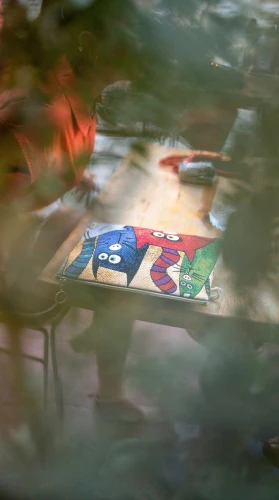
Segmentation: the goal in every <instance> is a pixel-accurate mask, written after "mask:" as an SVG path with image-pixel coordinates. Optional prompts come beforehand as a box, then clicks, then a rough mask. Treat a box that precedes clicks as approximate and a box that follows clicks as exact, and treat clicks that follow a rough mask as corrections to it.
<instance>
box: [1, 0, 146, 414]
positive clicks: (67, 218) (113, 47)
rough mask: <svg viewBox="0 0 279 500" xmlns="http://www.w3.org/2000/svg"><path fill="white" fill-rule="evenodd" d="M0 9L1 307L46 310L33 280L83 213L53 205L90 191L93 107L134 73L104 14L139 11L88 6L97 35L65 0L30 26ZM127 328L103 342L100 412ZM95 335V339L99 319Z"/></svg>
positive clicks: (14, 11) (47, 3)
mask: <svg viewBox="0 0 279 500" xmlns="http://www.w3.org/2000/svg"><path fill="white" fill-rule="evenodd" d="M97 4H98V5H97ZM116 4H117V5H116ZM0 5H1V24H2V30H1V46H0V55H1V57H0V63H1V71H2V75H3V79H2V85H1V89H0V144H1V169H0V204H1V214H0V229H1V255H0V257H1V260H0V265H1V301H2V308H3V307H4V308H5V307H6V308H9V309H10V310H12V311H16V312H17V313H22V312H24V313H26V312H27V313H33V312H36V313H37V312H42V311H44V310H46V309H47V308H49V306H50V305H51V304H52V303H53V297H49V298H48V297H45V295H44V296H41V295H40V294H39V295H38V293H37V290H36V289H35V282H36V278H37V277H38V275H39V273H40V271H41V270H42V269H43V268H44V267H45V265H46V264H47V263H48V262H49V260H50V258H51V257H52V255H53V254H54V253H55V251H56V250H57V249H58V248H59V246H60V245H61V244H62V242H63V241H64V240H65V238H66V237H67V235H68V234H69V233H70V232H71V230H72V229H73V228H74V227H75V226H76V224H77V220H78V219H79V218H80V217H81V214H80V213H74V214H73V213H71V214H69V213H68V211H67V210H66V209H65V208H63V207H61V203H60V201H59V199H60V197H61V196H62V195H63V194H64V193H65V192H66V191H68V190H69V189H70V188H71V187H72V186H78V188H79V190H80V191H81V193H83V192H86V191H87V190H88V189H89V190H90V189H91V190H94V189H95V188H96V186H95V182H94V179H92V178H90V177H88V176H86V175H84V171H85V167H86V165H87V163H88V161H89V158H90V156H91V154H92V152H93V148H94V140H95V132H96V123H95V115H94V106H93V103H94V101H95V100H96V98H97V97H98V96H99V94H100V92H101V90H102V89H103V88H105V87H106V86H107V85H109V84H111V83H113V82H115V81H118V80H123V79H124V80H125V79H127V76H128V79H131V78H133V76H134V74H135V73H134V70H135V68H136V64H135V58H134V57H133V56H134V54H135V52H136V50H137V47H136V44H135V43H134V41H133V40H130V38H129V35H127V38H126V39H125V35H124V36H123V37H122V39H121V34H120V31H119V32H117V33H116V31H117V30H115V31H114V30H113V27H112V26H110V25H109V23H108V24H107V25H106V15H107V16H108V17H109V12H108V9H109V8H110V9H111V10H112V12H111V14H115V18H114V17H110V20H111V19H112V20H113V21H114V20H115V26H118V24H117V19H119V17H120V18H121V22H122V23H123V24H125V22H126V23H127V24H129V14H130V13H131V14H132V15H133V14H134V13H135V12H136V11H135V10H133V7H131V9H130V11H129V6H130V5H132V2H130V1H129V0H127V1H124V2H120V3H119V2H109V1H99V2H94V4H93V7H92V8H93V9H94V8H96V12H97V14H98V15H99V19H98V15H97V16H96V17H97V20H96V25H95V27H96V31H95V32H94V26H93V29H92V30H91V31H90V30H87V29H86V28H87V27H89V28H90V26H88V22H89V21H90V16H86V13H84V12H81V13H80V12H79V10H78V9H77V10H76V11H75V10H74V8H73V7H72V9H73V12H71V9H69V10H68V7H69V5H68V4H67V3H65V2H64V6H65V9H63V8H61V5H63V4H61V2H59V1H55V0H54V1H52V0H44V2H43V4H42V10H41V14H40V16H39V17H38V18H37V19H36V20H34V21H32V22H28V21H27V19H26V13H25V10H24V8H23V7H21V6H20V5H19V4H18V2H16V1H13V0H10V2H9V4H8V6H7V10H6V11H5V12H4V16H3V11H2V2H1V4H0ZM103 6H104V9H105V11H102V8H103ZM117 6H118V7H117ZM121 6H122V7H121ZM98 8H99V11H98ZM115 8H116V11H114V9H115ZM125 8H127V16H126V17H127V18H125V14H126V11H125ZM88 17H89V21H88ZM93 19H95V18H94V17H93ZM102 20H103V22H102ZM86 23H87V24H86ZM101 23H102V24H101ZM93 24H94V23H93ZM83 28H85V29H83ZM123 31H124V30H123ZM129 41H130V42H131V44H130V45H131V49H130V47H129ZM112 61H113V64H112ZM37 65H38V66H37ZM127 73H128V75H127ZM126 323H127V322H126V320H125V319H123V321H122V323H121V324H119V325H120V326H119V332H118V333H119V336H118V342H117V343H118V346H119V348H118V350H117V349H115V350H114V352H112V351H111V350H110V345H111V343H110V342H106V339H102V338H101V337H102V336H100V344H99V349H98V348H97V353H96V354H97V361H98V364H99V376H100V392H99V396H100V397H99V399H100V406H101V403H102V401H105V403H107V401H108V397H107V396H108V391H107V389H106V387H107V386H108V383H107V378H106V371H107V369H108V365H109V368H110V369H112V370H114V371H115V372H119V373H120V372H121V374H122V371H121V369H122V366H123V356H124V357H125V356H126V351H127V334H126V330H127V328H126V326H127V325H126ZM109 327H110V325H109V324H108V325H107V334H108V335H109V334H110V328H109ZM96 330H97V334H98V315H97V314H96V315H95V320H94V331H95V332H96ZM99 333H100V334H101V333H102V332H99ZM119 365H121V369H120V370H119ZM111 367H112V368H111ZM109 384H110V376H109ZM117 384H118V386H117ZM120 392H122V383H121V382H120V378H118V380H117V377H116V378H115V383H114V385H113V387H112V388H111V394H113V398H112V397H111V399H113V401H112V403H113V406H114V407H115V406H116V407H117V409H118V410H119V408H120V411H122V407H124V411H126V408H127V407H128V412H129V415H130V413H132V414H133V415H134V414H135V415H136V417H134V416H133V417H132V420H134V419H136V420H138V419H141V412H140V411H139V410H138V409H137V408H136V407H134V406H133V405H131V404H130V403H129V402H126V400H122V398H120ZM105 406H106V408H107V405H105ZM129 418H130V417H129ZM129 418H128V419H129Z"/></svg>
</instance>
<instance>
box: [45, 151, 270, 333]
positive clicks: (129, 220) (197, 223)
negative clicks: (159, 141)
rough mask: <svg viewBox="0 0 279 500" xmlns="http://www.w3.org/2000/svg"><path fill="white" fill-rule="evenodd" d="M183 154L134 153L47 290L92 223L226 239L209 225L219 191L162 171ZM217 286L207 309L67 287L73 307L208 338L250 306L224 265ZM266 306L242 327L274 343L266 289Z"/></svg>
mask: <svg viewBox="0 0 279 500" xmlns="http://www.w3.org/2000/svg"><path fill="white" fill-rule="evenodd" d="M178 153H182V154H185V150H180V151H179V150H173V149H166V148H162V147H160V146H155V145H153V146H150V147H149V148H148V156H147V157H146V158H144V157H142V156H140V155H139V154H138V153H136V152H132V153H131V154H130V155H129V156H128V157H127V158H126V159H125V161H124V162H123V163H122V165H121V166H120V167H119V168H118V170H117V171H116V173H115V174H114V175H113V176H112V177H111V179H110V181H109V182H108V184H107V185H106V187H105V188H104V190H103V191H102V193H101V194H100V196H99V199H98V200H97V202H96V203H95V205H94V207H93V211H92V213H88V214H86V215H85V216H84V218H83V219H82V220H81V222H80V223H79V225H78V226H77V228H76V229H75V230H74V231H73V232H72V233H71V235H70V236H69V237H68V239H67V240H66V241H65V242H64V244H63V245H62V246H61V247H60V249H59V250H58V252H57V253H56V255H55V257H54V258H53V259H52V260H51V262H50V263H49V264H48V266H47V267H46V268H45V270H44V271H43V273H42V275H41V277H40V282H41V283H43V284H44V286H46V285H47V286H50V287H54V288H55V289H56V288H57V286H58V282H57V280H56V278H55V274H56V272H57V270H58V269H59V267H60V265H61V264H62V263H63V261H64V259H65V258H66V257H67V255H68V254H69V253H70V252H71V250H72V249H73V247H74V246H75V245H76V243H78V241H79V240H80V238H81V237H82V235H83V233H84V229H85V227H86V225H87V223H88V222H91V221H93V220H94V221H96V222H108V223H117V224H127V225H136V226H142V227H147V228H148V227H149V228H155V229H159V230H163V231H173V232H179V233H184V234H193V235H199V236H208V237H216V236H220V232H218V231H217V230H216V229H215V228H214V227H213V226H212V225H211V224H210V223H209V222H208V220H207V219H206V215H207V214H208V212H209V210H210V207H211V203H212V199H213V196H214V189H213V188H212V187H205V186H199V185H190V184H181V183H180V182H179V178H178V175H177V174H175V173H173V172H172V169H171V168H166V167H159V159H160V158H162V157H164V156H167V155H169V154H178ZM221 182H230V181H221ZM213 286H220V287H221V288H222V290H223V298H222V300H221V303H220V304H219V306H217V305H216V303H209V305H207V306H202V305H199V304H198V305H193V304H190V303H187V302H186V301H185V300H173V299H172V298H171V299H170V298H169V297H167V296H162V295H159V294H158V296H149V295H146V294H142V293H137V292H136V291H135V292H131V291H127V290H126V289H118V290H117V291H115V290H114V289H108V288H104V287H101V286H88V285H84V284H83V283H82V282H79V283H77V282H75V283H74V285H72V284H67V294H68V297H69V305H70V306H75V307H81V308H85V309H91V310H96V309H98V308H99V307H101V308H104V307H105V308H106V309H107V310H108V311H111V313H112V314H113V312H117V314H123V315H125V316H129V317H130V318H133V319H138V320H143V321H148V322H153V323H158V324H164V325H170V326H176V327H180V328H181V327H183V328H186V329H190V330H191V329H193V330H195V331H197V332H200V333H201V332H204V333H205V332H206V331H207V330H208V329H209V328H215V326H216V325H217V326H218V328H226V327H227V326H226V325H227V322H228V321H229V322H233V323H235V324H236V323H239V318H236V317H235V311H236V310H237V304H238V303H239V301H240V300H241V301H243V300H245V297H240V296H239V294H237V293H236V292H235V290H234V289H233V287H232V279H231V276H230V275H229V273H228V271H226V270H225V268H224V266H223V264H222V261H221V260H220V262H219V264H218V266H217V269H216V272H215V278H214V282H213ZM77 287H79V288H78V293H77ZM54 292H55V290H54ZM267 301H268V302H267ZM260 302H261V306H260V305H259V303H258V299H257V298H256V300H255V302H254V305H256V306H255V308H254V309H253V308H252V309H251V308H250V309H249V307H248V306H247V316H246V317H245V318H242V319H241V325H242V328H245V329H246V330H247V331H248V332H251V331H252V335H253V336H255V337H256V336H257V335H259V338H263V336H264V338H265V339H266V340H268V339H269V338H270V337H268V338H267V336H268V335H271V333H270V329H267V323H269V324H270V323H272V324H273V325H277V323H278V306H277V303H276V302H275V301H274V300H273V299H271V297H270V296H269V295H268V291H264V290H263V289H262V290H261V294H260ZM267 304H268V306H267ZM256 311H257V313H256ZM251 320H252V321H251ZM256 321H257V322H256ZM272 331H273V330H272Z"/></svg>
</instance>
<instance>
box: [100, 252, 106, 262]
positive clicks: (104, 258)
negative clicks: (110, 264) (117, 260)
mask: <svg viewBox="0 0 279 500" xmlns="http://www.w3.org/2000/svg"><path fill="white" fill-rule="evenodd" d="M107 258H108V254H107V253H105V252H103V253H100V255H99V257H98V259H99V260H107Z"/></svg>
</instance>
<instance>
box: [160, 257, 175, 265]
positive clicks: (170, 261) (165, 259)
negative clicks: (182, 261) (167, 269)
mask: <svg viewBox="0 0 279 500" xmlns="http://www.w3.org/2000/svg"><path fill="white" fill-rule="evenodd" d="M161 259H162V260H163V261H164V262H166V263H167V264H169V265H170V266H173V264H175V261H173V260H171V259H168V258H167V257H166V256H165V255H162V256H161Z"/></svg>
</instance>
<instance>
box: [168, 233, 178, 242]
mask: <svg viewBox="0 0 279 500" xmlns="http://www.w3.org/2000/svg"><path fill="white" fill-rule="evenodd" d="M167 240H170V241H179V240H180V238H179V236H177V234H168V235H167Z"/></svg>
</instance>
